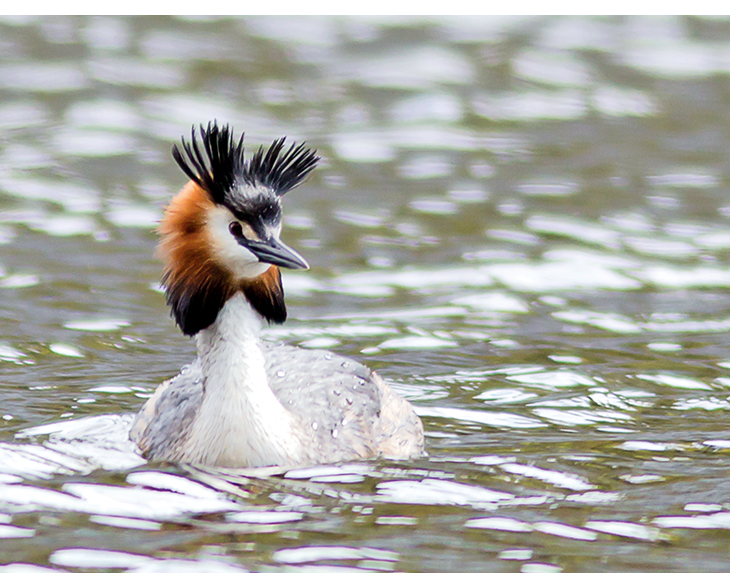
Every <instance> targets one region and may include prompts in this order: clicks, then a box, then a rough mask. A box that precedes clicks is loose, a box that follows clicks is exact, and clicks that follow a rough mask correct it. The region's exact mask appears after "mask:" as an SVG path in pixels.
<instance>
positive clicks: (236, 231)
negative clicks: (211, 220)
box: [228, 222, 243, 239]
mask: <svg viewBox="0 0 730 588" xmlns="http://www.w3.org/2000/svg"><path fill="white" fill-rule="evenodd" d="M228 230H229V231H230V232H231V235H233V236H234V237H236V239H240V238H241V237H243V228H242V227H241V224H240V223H237V222H232V223H231V224H230V225H228Z"/></svg>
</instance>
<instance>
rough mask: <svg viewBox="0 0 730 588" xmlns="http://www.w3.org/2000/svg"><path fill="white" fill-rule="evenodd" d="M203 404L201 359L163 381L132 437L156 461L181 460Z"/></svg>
mask: <svg viewBox="0 0 730 588" xmlns="http://www.w3.org/2000/svg"><path fill="white" fill-rule="evenodd" d="M202 401H203V372H202V370H201V368H200V360H198V359H196V360H195V361H194V362H193V363H191V364H189V365H186V366H185V367H183V368H182V370H181V371H180V373H179V374H178V375H177V376H175V377H174V378H172V379H170V380H167V381H166V382H163V383H162V384H160V385H159V386H158V387H157V390H155V393H154V394H153V395H152V396H151V397H150V398H149V399H148V400H147V402H146V403H145V404H144V406H143V407H142V410H140V411H139V413H138V414H137V418H135V420H134V423H133V424H132V429H131V430H130V432H129V438H130V439H132V441H134V442H135V443H136V444H137V446H138V447H139V448H140V449H141V451H142V455H144V456H145V457H146V458H147V459H151V460H154V461H178V460H179V459H180V454H181V451H182V448H183V446H184V444H185V441H186V440H187V437H188V434H189V432H190V427H191V425H192V423H193V420H195V415H196V414H197V412H198V409H199V408H200V403H201V402H202Z"/></svg>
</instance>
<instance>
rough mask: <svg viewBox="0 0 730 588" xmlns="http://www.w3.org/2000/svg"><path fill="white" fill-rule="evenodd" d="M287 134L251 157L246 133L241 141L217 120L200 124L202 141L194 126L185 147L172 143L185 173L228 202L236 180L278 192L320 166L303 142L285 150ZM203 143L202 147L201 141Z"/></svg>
mask: <svg viewBox="0 0 730 588" xmlns="http://www.w3.org/2000/svg"><path fill="white" fill-rule="evenodd" d="M285 140H286V137H283V138H281V139H277V140H276V141H274V142H273V143H272V144H271V145H270V146H269V148H268V149H264V148H263V147H260V148H259V149H258V151H256V153H254V155H253V157H251V159H250V160H249V161H246V160H245V158H244V147H243V134H242V135H241V138H240V140H239V141H238V143H236V142H235V141H234V138H233V132H232V130H231V128H230V127H229V126H228V125H224V126H222V127H221V128H219V127H218V123H217V122H211V123H208V128H207V129H206V128H204V127H203V125H200V141H198V137H197V136H196V132H195V127H193V129H192V133H191V140H190V142H189V143H188V142H187V141H185V138H184V137H183V138H182V140H181V144H182V150H180V148H178V146H177V145H173V147H172V156H173V157H174V158H175V161H176V162H177V164H178V165H179V166H180V169H182V170H183V171H184V172H185V174H186V175H187V176H188V177H189V178H190V179H191V180H193V181H194V182H195V183H196V184H198V185H199V186H200V187H201V188H203V189H204V190H205V191H206V192H207V193H208V194H210V196H211V198H212V199H213V201H214V202H215V203H216V204H225V203H226V198H227V196H228V195H229V194H231V191H232V190H233V188H235V186H236V184H237V183H245V184H248V185H250V186H261V187H268V188H271V189H272V190H273V191H274V192H275V193H276V195H277V196H281V195H282V194H285V193H286V192H288V191H289V190H292V189H293V188H295V187H297V186H298V185H299V184H301V183H302V182H303V181H304V180H305V179H306V177H307V175H309V173H310V172H311V171H312V170H313V169H314V168H315V167H316V166H317V163H318V162H319V159H320V158H319V157H318V156H317V155H316V152H315V151H314V150H312V149H308V148H306V147H305V146H304V143H300V144H298V145H297V144H296V143H295V144H292V145H290V146H289V148H288V149H286V150H284V141H285ZM200 143H202V150H201V145H200Z"/></svg>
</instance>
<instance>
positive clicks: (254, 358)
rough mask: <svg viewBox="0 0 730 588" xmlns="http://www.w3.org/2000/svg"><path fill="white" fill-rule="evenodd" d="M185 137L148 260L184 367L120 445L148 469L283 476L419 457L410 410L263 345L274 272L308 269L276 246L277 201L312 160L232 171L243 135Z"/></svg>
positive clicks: (276, 160) (295, 155) (371, 378)
mask: <svg viewBox="0 0 730 588" xmlns="http://www.w3.org/2000/svg"><path fill="white" fill-rule="evenodd" d="M200 139H201V143H202V150H201V146H200V144H199V142H198V139H197V138H196V136H195V128H194V127H193V131H192V139H191V142H190V143H186V142H185V140H184V139H183V140H182V151H181V150H180V149H178V147H177V146H174V147H173V149H172V154H173V157H174V158H175V161H177V163H178V165H179V166H180V167H181V168H182V170H183V171H184V172H185V173H186V174H187V175H188V177H189V178H190V181H189V182H188V183H187V184H186V185H185V187H183V189H182V190H181V191H180V192H179V193H178V194H177V196H175V197H174V198H173V199H172V201H171V202H170V204H169V206H168V207H167V209H166V210H165V214H164V218H163V220H162V222H161V224H160V227H159V230H158V232H159V234H160V235H161V241H160V246H159V253H160V255H161V257H162V258H163V260H164V262H165V271H164V276H163V279H162V283H163V286H164V288H165V292H166V296H167V303H168V305H169V306H170V307H171V311H172V314H173V316H174V317H175V321H176V322H177V324H178V326H179V327H180V329H181V330H182V332H183V333H184V334H185V335H189V336H191V337H192V336H194V337H195V343H196V346H197V350H198V357H197V359H196V360H195V361H194V362H193V363H191V364H190V365H187V366H185V367H184V368H182V370H181V372H180V374H178V375H177V376H175V377H174V378H172V379H171V380H168V381H166V382H164V383H163V384H161V385H160V386H159V388H158V389H157V390H156V391H155V393H154V395H153V396H152V397H151V398H149V399H148V400H147V402H146V403H145V405H144V406H143V407H142V410H140V412H139V414H138V415H137V417H136V419H135V421H134V424H133V425H132V429H131V432H130V437H131V439H132V440H133V441H134V442H135V443H136V444H137V445H138V446H139V448H140V449H141V451H142V454H143V455H144V456H145V457H146V458H147V459H151V460H155V461H172V462H184V463H197V464H205V465H215V466H228V467H256V466H295V465H308V464H317V463H333V462H340V461H350V460H358V459H365V458H371V457H377V456H386V457H395V458H407V457H414V456H418V455H422V454H423V453H424V438H423V425H422V423H421V420H420V419H419V418H418V417H417V416H416V414H415V413H414V412H413V407H412V406H411V405H410V404H409V403H408V402H407V401H406V400H404V399H403V398H401V397H400V396H398V395H397V394H396V393H394V392H393V391H392V390H391V389H390V387H389V386H388V385H387V384H386V383H385V381H384V380H383V379H382V378H381V377H380V376H379V375H378V374H376V373H375V372H373V371H371V370H370V369H369V368H367V367H365V366H364V365H362V364H359V363H357V362H355V361H352V360H350V359H347V358H344V357H342V356H338V355H334V354H332V353H330V352H326V351H321V350H309V349H300V348H298V347H291V346H288V345H278V344H272V343H267V342H265V341H262V340H261V338H260V330H261V326H262V323H263V319H266V320H268V321H269V322H274V323H283V322H284V320H286V306H285V305H284V290H283V288H282V283H281V275H280V273H279V267H284V268H290V269H308V267H309V266H308V265H307V262H306V261H305V260H304V258H302V257H301V256H300V255H299V254H298V253H297V252H295V251H294V250H293V249H291V248H289V247H288V246H287V245H285V244H284V243H283V242H282V241H281V240H280V239H279V234H280V233H281V202H280V200H281V196H282V195H283V194H285V193H286V192H288V191H290V190H291V189H293V188H295V187H296V186H298V185H299V184H301V183H302V182H303V181H304V179H305V178H306V177H307V175H308V174H309V173H310V172H311V171H312V170H313V169H314V168H315V166H316V165H317V162H318V161H319V157H317V156H316V155H315V152H314V151H312V150H309V149H307V148H305V147H304V144H300V145H296V144H292V145H291V146H290V147H289V148H288V149H286V150H284V139H279V140H277V141H274V142H273V143H272V144H271V146H270V147H269V148H268V149H266V150H264V148H263V147H261V148H259V150H258V151H257V152H256V153H255V154H254V155H253V156H252V157H251V158H250V159H249V160H248V161H246V160H245V158H244V148H243V135H241V139H240V141H239V142H238V143H237V144H236V143H235V142H234V140H233V137H232V131H231V130H230V128H229V127H228V126H227V125H226V126H223V127H221V128H219V127H218V125H217V124H216V123H215V122H214V123H209V124H208V128H207V129H205V128H203V126H202V125H201V127H200Z"/></svg>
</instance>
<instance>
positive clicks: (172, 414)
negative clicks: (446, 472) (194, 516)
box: [131, 342, 424, 465]
mask: <svg viewBox="0 0 730 588" xmlns="http://www.w3.org/2000/svg"><path fill="white" fill-rule="evenodd" d="M261 347H262V351H263V353H264V358H265V361H266V374H267V377H268V381H269V385H270V387H271V389H272V391H273V392H274V394H275V396H276V397H277V399H278V400H279V402H280V403H281V404H282V406H284V407H285V408H286V409H287V410H288V411H290V412H291V413H292V414H293V415H295V417H296V422H297V424H298V427H297V429H298V431H297V432H298V434H299V436H300V437H301V438H302V440H303V442H304V443H303V445H304V447H305V449H306V454H307V457H306V463H309V464H315V463H333V462H341V461H348V460H354V459H366V458H371V457H377V456H380V455H383V456H393V457H399V458H404V457H414V456H418V455H422V454H423V453H424V443H423V425H422V424H421V421H420V419H419V418H418V417H417V416H416V415H415V413H414V412H413V409H412V408H411V406H410V404H408V402H406V401H405V400H404V399H402V398H401V397H400V396H398V395H397V394H396V393H395V392H393V391H392V390H391V389H390V387H389V386H388V385H387V384H386V383H385V382H384V380H383V379H382V378H381V377H380V376H379V375H378V374H376V373H375V372H373V371H372V370H370V369H369V368H368V367H366V366H364V365H362V364H360V363H358V362H356V361H353V360H351V359H348V358H345V357H342V356H340V355H336V354H334V353H331V352H329V351H322V350H309V349H301V348H298V347H291V346H288V345H281V344H272V343H266V342H262V343H261ZM204 394H205V382H204V378H203V372H202V369H201V364H200V359H196V360H195V361H194V362H193V363H191V364H189V365H187V366H185V367H184V368H183V369H182V371H181V373H180V374H178V375H177V376H176V377H174V378H172V379H171V380H169V381H167V382H165V383H164V384H162V385H161V386H160V387H159V388H158V390H157V392H156V393H155V395H154V396H153V397H152V398H150V399H149V400H148V402H147V404H146V405H145V406H144V408H143V409H142V411H140V413H139V414H138V415H137V418H136V420H135V422H134V424H133V426H132V432H131V438H132V440H134V441H135V442H136V443H137V445H138V446H139V447H140V448H141V449H142V453H143V455H144V456H145V457H147V458H148V459H152V460H155V461H181V454H182V450H183V447H184V444H185V442H186V440H187V438H188V435H189V433H190V429H191V426H192V423H193V421H194V419H195V416H196V414H197V411H198V409H199V408H200V405H201V402H202V400H203V395H204ZM301 465H305V464H301Z"/></svg>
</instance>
